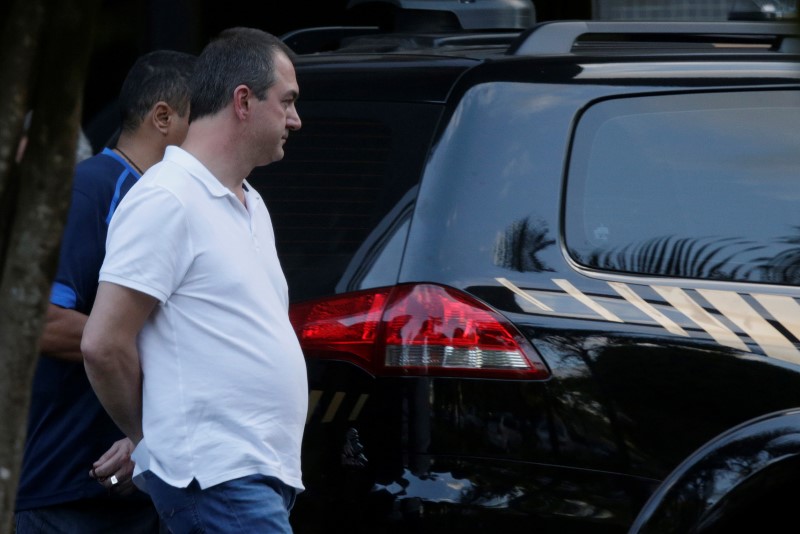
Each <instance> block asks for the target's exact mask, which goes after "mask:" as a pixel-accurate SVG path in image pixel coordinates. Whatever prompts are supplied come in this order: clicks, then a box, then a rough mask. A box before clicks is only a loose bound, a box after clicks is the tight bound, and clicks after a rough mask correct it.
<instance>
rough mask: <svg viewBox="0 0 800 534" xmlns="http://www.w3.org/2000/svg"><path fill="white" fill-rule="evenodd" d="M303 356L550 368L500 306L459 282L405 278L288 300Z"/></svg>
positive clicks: (521, 372)
mask: <svg viewBox="0 0 800 534" xmlns="http://www.w3.org/2000/svg"><path fill="white" fill-rule="evenodd" d="M289 315H290V318H291V320H292V324H293V325H294V328H295V331H296V332H297V336H298V338H299V339H300V344H301V345H302V347H303V352H304V353H305V355H306V357H307V358H328V359H337V360H346V361H350V362H352V363H354V364H356V365H358V366H359V367H362V368H364V369H365V370H367V371H368V372H370V373H372V374H374V375H415V376H459V377H483V378H516V379H527V380H541V379H545V378H547V377H549V376H550V374H549V371H548V370H547V367H546V366H545V364H544V362H542V361H541V359H540V358H539V357H538V355H537V353H536V351H535V349H534V348H533V347H532V346H531V345H530V343H528V341H527V340H525V338H524V337H523V336H522V335H521V334H520V333H519V332H518V331H517V330H516V328H515V327H514V326H512V325H511V323H509V322H508V321H507V320H506V319H505V318H503V317H502V316H501V315H500V314H498V313H497V312H495V311H494V310H492V309H491V308H489V307H488V306H486V305H484V304H483V303H481V302H479V301H478V300H476V299H474V298H472V297H470V296H469V295H466V294H464V293H462V292H460V291H458V290H455V289H452V288H447V287H443V286H438V285H433V284H408V285H401V286H396V287H390V288H380V289H374V290H369V291H361V292H358V293H348V294H346V295H338V296H335V297H331V298H327V299H321V300H316V301H310V302H303V303H299V304H294V305H292V307H291V310H290V313H289Z"/></svg>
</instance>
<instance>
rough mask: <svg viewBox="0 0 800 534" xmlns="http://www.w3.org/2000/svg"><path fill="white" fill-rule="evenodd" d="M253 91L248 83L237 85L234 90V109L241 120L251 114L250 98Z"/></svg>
mask: <svg viewBox="0 0 800 534" xmlns="http://www.w3.org/2000/svg"><path fill="white" fill-rule="evenodd" d="M251 98H253V92H252V91H250V88H249V87H247V86H246V85H244V84H242V85H237V86H236V89H234V90H233V111H234V113H236V117H238V118H239V119H240V120H244V119H245V118H247V115H249V114H250V99H251Z"/></svg>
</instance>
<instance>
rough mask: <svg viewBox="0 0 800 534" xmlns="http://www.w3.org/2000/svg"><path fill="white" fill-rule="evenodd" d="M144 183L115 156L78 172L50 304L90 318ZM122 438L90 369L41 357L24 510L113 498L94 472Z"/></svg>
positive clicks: (22, 484)
mask: <svg viewBox="0 0 800 534" xmlns="http://www.w3.org/2000/svg"><path fill="white" fill-rule="evenodd" d="M138 179H139V174H138V173H137V172H136V171H135V170H134V169H133V168H132V167H130V166H129V165H128V163H127V162H125V160H124V159H122V158H121V157H120V156H119V155H117V154H116V153H115V152H113V151H111V150H109V149H105V150H103V152H101V153H100V154H97V155H96V156H93V157H91V158H89V159H86V160H84V161H82V162H80V163H79V164H78V165H77V166H76V168H75V176H74V178H73V186H72V203H71V205H70V209H69V214H68V216H67V222H66V226H65V227H64V234H63V237H62V241H61V250H60V256H59V263H58V271H57V273H56V279H55V283H54V284H53V289H52V293H51V296H50V302H52V303H53V304H55V305H57V306H61V307H62V308H69V309H74V310H77V311H79V312H81V313H84V314H87V315H88V314H89V312H90V311H91V309H92V304H94V298H95V295H96V294H97V284H98V277H99V275H100V267H101V266H102V264H103V257H104V256H105V251H106V234H107V232H108V223H109V221H110V220H111V216H112V215H113V213H114V210H115V209H116V207H117V205H118V204H119V201H120V200H121V199H122V197H123V196H124V195H125V193H127V192H128V190H129V189H130V188H131V187H132V186H133V185H134V184H135V183H136V181H137V180H138ZM123 437H124V436H123V434H122V432H121V431H120V430H119V429H118V428H117V426H116V425H115V424H114V423H113V421H112V420H111V418H110V417H109V416H108V415H107V414H106V412H105V410H104V409H103V407H102V405H101V404H100V401H99V400H98V399H97V397H96V396H95V394H94V391H93V390H92V387H91V385H90V384H89V380H88V379H87V377H86V371H85V370H84V367H83V363H82V362H68V361H65V360H60V359H56V358H52V357H49V356H46V355H41V356H40V357H39V362H38V364H37V368H36V374H35V376H34V379H33V391H32V394H31V405H30V412H29V416H28V435H27V438H26V442H25V454H24V458H23V462H22V472H21V476H20V481H19V488H18V493H17V502H16V508H17V510H27V509H31V508H39V507H42V506H48V505H53V504H59V503H65V502H70V501H75V500H81V499H89V498H99V497H106V496H107V492H106V490H105V489H104V488H103V487H102V486H101V485H100V484H98V483H97V481H95V480H94V479H92V478H91V477H89V470H90V469H91V468H92V463H93V462H94V461H95V460H97V459H98V458H100V456H101V455H102V454H103V453H104V452H106V451H107V450H108V448H109V447H111V445H112V444H113V443H114V442H115V441H118V440H120V439H122V438H123ZM141 497H142V494H138V495H136V496H135V497H134V498H141Z"/></svg>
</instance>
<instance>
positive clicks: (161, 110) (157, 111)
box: [152, 101, 175, 135]
mask: <svg viewBox="0 0 800 534" xmlns="http://www.w3.org/2000/svg"><path fill="white" fill-rule="evenodd" d="M173 113H175V111H174V110H173V109H172V108H171V107H170V106H169V104H167V103H166V102H163V101H159V102H156V105H155V106H153V113H152V120H153V126H155V128H156V130H158V131H159V132H161V133H162V134H163V135H167V134H168V133H169V126H170V123H171V122H172V114H173Z"/></svg>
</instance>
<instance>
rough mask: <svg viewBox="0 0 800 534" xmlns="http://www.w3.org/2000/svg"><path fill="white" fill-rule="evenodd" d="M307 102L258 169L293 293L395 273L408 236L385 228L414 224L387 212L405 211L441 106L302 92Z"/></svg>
mask: <svg viewBox="0 0 800 534" xmlns="http://www.w3.org/2000/svg"><path fill="white" fill-rule="evenodd" d="M298 111H299V113H300V117H301V119H302V121H303V127H302V128H301V129H300V130H299V131H298V132H294V133H292V134H291V135H289V141H288V143H287V144H286V147H285V156H284V159H283V160H281V161H279V162H276V163H273V164H271V165H268V166H266V167H260V168H257V169H255V170H254V171H253V173H252V174H251V176H250V177H249V178H248V181H249V182H250V183H251V185H253V186H254V187H255V188H256V189H258V190H259V192H260V193H261V194H262V196H263V198H264V201H265V202H266V204H267V207H268V209H269V211H270V216H271V217H272V223H273V227H274V229H275V239H276V246H277V249H278V255H279V256H280V259H281V264H282V266H283V269H284V272H285V274H286V278H287V280H288V283H289V294H290V297H291V299H292V301H298V300H305V299H310V298H316V297H322V296H325V295H329V294H334V293H336V292H340V291H343V290H349V289H357V288H359V287H360V286H359V283H360V282H357V281H353V280H355V279H358V280H360V281H361V282H364V281H365V280H368V281H369V283H371V284H375V285H381V284H392V283H394V282H395V281H396V278H397V273H398V270H399V258H400V252H398V250H397V244H398V243H402V242H403V240H402V239H399V238H397V237H395V236H387V235H382V234H385V233H386V232H387V231H390V230H404V231H407V229H408V227H407V225H403V224H402V222H399V223H398V222H395V223H392V222H387V221H386V220H385V218H386V217H387V216H389V214H395V213H399V214H400V215H402V214H403V213H405V211H403V210H398V209H397V208H396V205H397V204H398V203H401V202H408V195H407V193H408V192H409V191H410V190H415V189H416V185H417V183H418V181H419V177H420V171H421V168H422V165H423V161H424V158H425V156H426V155H427V146H428V143H429V142H430V138H431V136H432V133H433V128H434V125H435V123H436V119H437V118H438V114H439V108H438V107H434V106H419V105H403V104H395V105H386V104H362V103H358V104H356V103H346V104H343V103H325V104H322V103H319V102H302V101H301V102H300V103H298ZM404 199H405V200H404ZM412 200H413V199H412ZM377 234H381V235H377ZM365 249H366V250H365ZM384 249H385V250H386V254H382V252H383V250H384ZM389 256H391V259H387V258H388V257H389ZM354 263H359V265H354ZM345 276H347V277H348V280H347V281H343V278H344V277H345ZM364 283H367V282H364Z"/></svg>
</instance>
